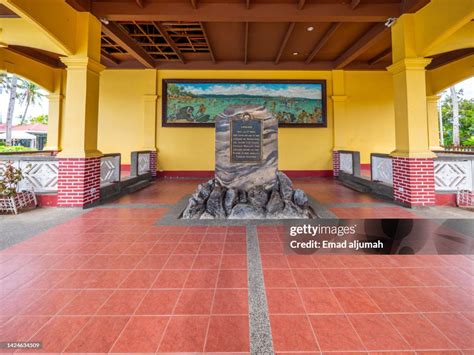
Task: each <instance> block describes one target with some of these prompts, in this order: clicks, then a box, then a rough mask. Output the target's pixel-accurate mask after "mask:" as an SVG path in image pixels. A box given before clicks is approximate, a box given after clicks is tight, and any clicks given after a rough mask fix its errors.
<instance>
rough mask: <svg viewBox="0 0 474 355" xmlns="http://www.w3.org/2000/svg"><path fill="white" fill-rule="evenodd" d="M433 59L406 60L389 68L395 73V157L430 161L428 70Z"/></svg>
mask: <svg viewBox="0 0 474 355" xmlns="http://www.w3.org/2000/svg"><path fill="white" fill-rule="evenodd" d="M429 63H430V59H425V58H405V59H401V60H400V61H398V62H396V63H395V64H393V65H391V66H390V67H388V70H389V71H390V72H391V73H392V74H393V85H394V107H395V139H396V150H395V151H394V152H393V153H392V155H393V156H398V157H406V158H431V157H434V154H433V153H432V152H431V150H430V144H429V138H428V128H427V127H428V126H427V108H426V83H425V68H426V66H427V65H428V64H429Z"/></svg>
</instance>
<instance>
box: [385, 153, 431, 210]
mask: <svg viewBox="0 0 474 355" xmlns="http://www.w3.org/2000/svg"><path fill="white" fill-rule="evenodd" d="M393 195H394V199H395V201H397V202H400V203H402V204H404V205H407V206H409V207H416V206H433V205H434V204H435V180H434V162H433V159H431V158H401V157H393Z"/></svg>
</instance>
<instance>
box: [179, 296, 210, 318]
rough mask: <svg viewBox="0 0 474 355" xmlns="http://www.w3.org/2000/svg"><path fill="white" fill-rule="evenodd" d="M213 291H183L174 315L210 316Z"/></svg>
mask: <svg viewBox="0 0 474 355" xmlns="http://www.w3.org/2000/svg"><path fill="white" fill-rule="evenodd" d="M213 296H214V290H183V291H182V293H181V295H180V297H179V299H178V302H177V304H176V308H175V310H174V313H175V314H183V315H189V314H194V315H197V314H210V313H211V305H212V299H213Z"/></svg>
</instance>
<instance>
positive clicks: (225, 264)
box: [221, 255, 247, 270]
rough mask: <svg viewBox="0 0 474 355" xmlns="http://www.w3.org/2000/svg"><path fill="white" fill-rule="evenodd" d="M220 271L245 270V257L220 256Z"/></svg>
mask: <svg viewBox="0 0 474 355" xmlns="http://www.w3.org/2000/svg"><path fill="white" fill-rule="evenodd" d="M221 269H225V270H227V269H247V256H246V255H222V261H221Z"/></svg>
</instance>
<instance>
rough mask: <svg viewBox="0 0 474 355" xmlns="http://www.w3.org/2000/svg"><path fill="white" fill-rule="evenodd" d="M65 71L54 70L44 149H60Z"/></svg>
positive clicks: (49, 96)
mask: <svg viewBox="0 0 474 355" xmlns="http://www.w3.org/2000/svg"><path fill="white" fill-rule="evenodd" d="M64 79H65V71H64V70H62V69H57V70H55V72H54V91H53V92H51V93H50V94H49V95H48V104H49V109H48V136H47V139H46V146H45V147H44V149H45V150H56V151H60V150H61V142H60V137H61V134H60V133H61V119H62V111H63V99H64V95H63V92H64V82H65V80H64Z"/></svg>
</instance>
